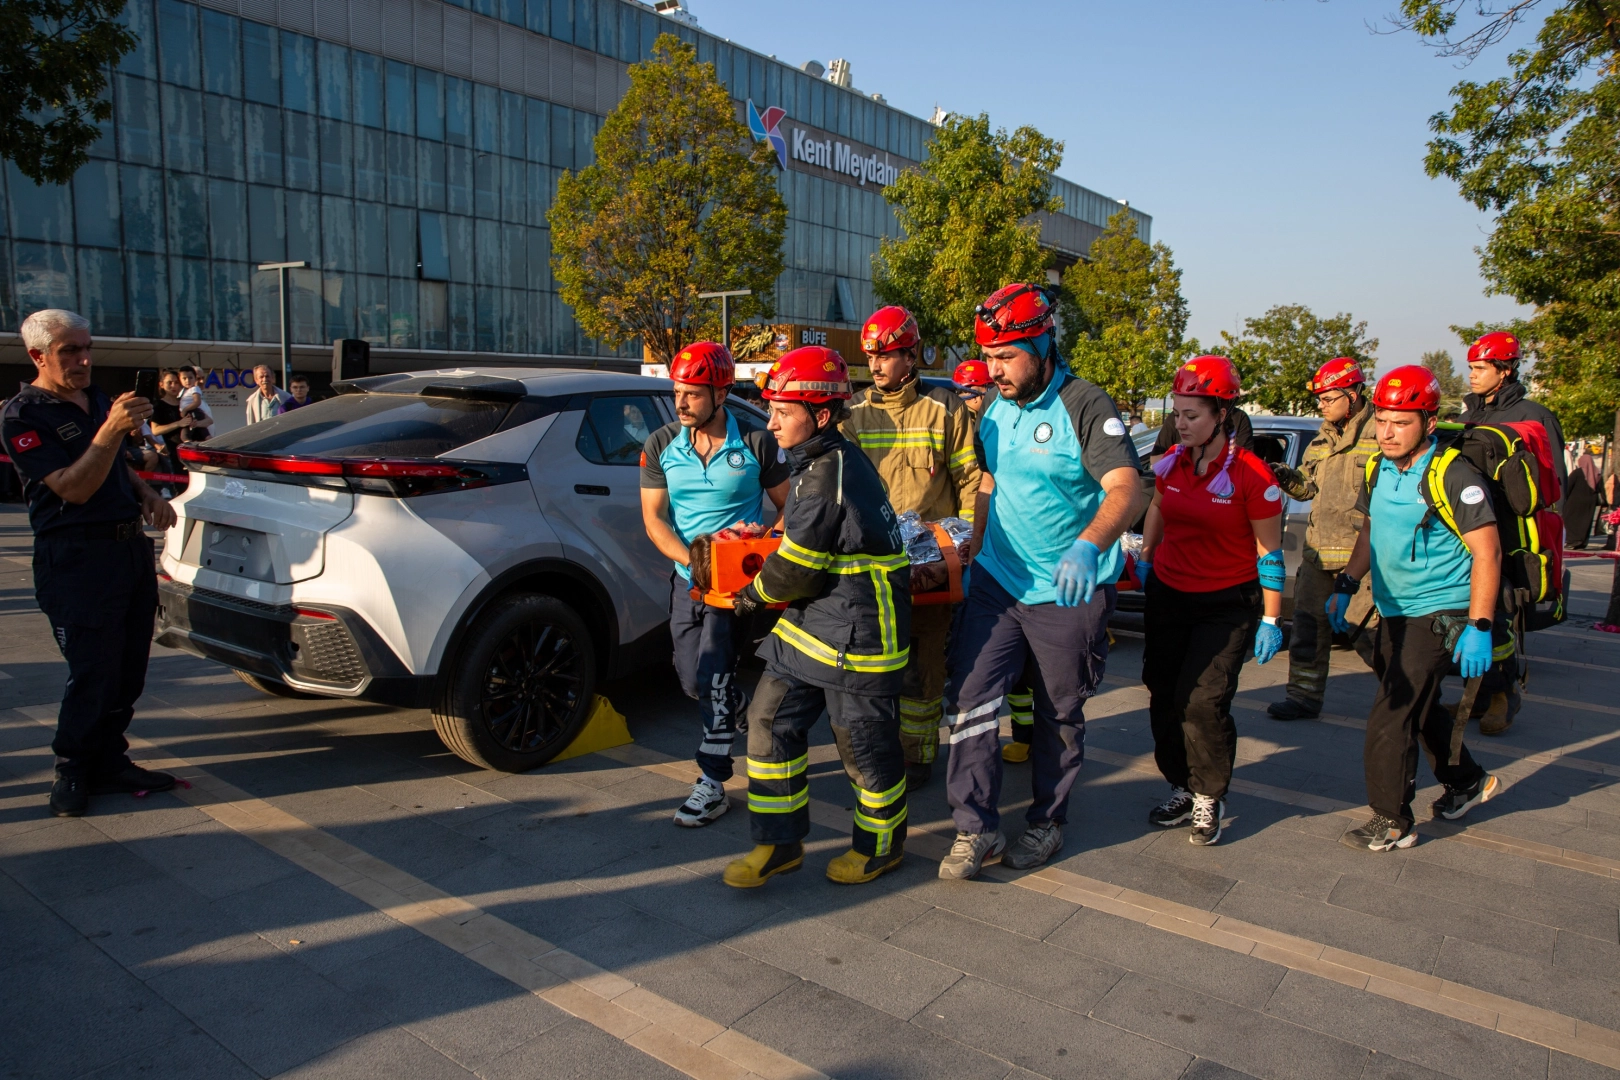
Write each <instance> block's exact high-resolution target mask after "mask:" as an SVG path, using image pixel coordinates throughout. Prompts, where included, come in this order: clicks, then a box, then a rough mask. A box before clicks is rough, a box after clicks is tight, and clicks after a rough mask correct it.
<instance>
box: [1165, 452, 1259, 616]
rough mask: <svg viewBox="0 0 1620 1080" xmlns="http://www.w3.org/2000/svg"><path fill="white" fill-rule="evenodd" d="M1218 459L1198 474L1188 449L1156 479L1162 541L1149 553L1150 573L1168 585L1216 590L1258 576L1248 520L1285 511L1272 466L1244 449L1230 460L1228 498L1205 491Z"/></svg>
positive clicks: (1230, 586) (1183, 590)
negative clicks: (1168, 469)
mask: <svg viewBox="0 0 1620 1080" xmlns="http://www.w3.org/2000/svg"><path fill="white" fill-rule="evenodd" d="M1225 453H1226V452H1225V451H1224V450H1223V451H1222V452H1221V457H1220V458H1217V459H1215V460H1214V461H1213V462H1211V463H1210V466H1209V471H1208V472H1207V473H1205V474H1204V475H1203V476H1199V475H1198V474H1197V473H1195V472H1194V471H1193V466H1192V461H1191V459H1190V458H1189V456H1188V455H1187V454H1186V453H1182V454H1179V455H1177V457H1176V463H1175V465H1173V466H1172V467H1171V469H1170V471H1169V472H1168V473H1167V474H1165V475H1164V476H1162V477H1160V478H1159V479H1158V481H1157V482H1156V485H1155V486H1156V487H1157V488H1158V490H1159V515H1160V516H1161V517H1162V518H1163V519H1164V539H1163V540H1162V541H1160V543H1159V547H1158V550H1156V551H1155V552H1154V553H1153V572H1154V573H1155V574H1156V575H1158V577H1159V579H1160V580H1161V581H1163V582H1164V583H1165V584H1166V585H1168V586H1170V587H1171V588H1172V589H1179V590H1180V591H1182V592H1199V593H1201V592H1216V591H1218V590H1220V589H1230V588H1232V587H1233V586H1234V585H1241V584H1243V583H1244V582H1245V581H1253V580H1254V579H1255V578H1257V577H1259V571H1257V570H1256V569H1255V559H1256V558H1257V556H1258V551H1257V550H1256V548H1255V543H1254V529H1253V528H1252V527H1250V525H1249V522H1250V521H1264V520H1266V519H1267V518H1274V517H1276V516H1277V515H1278V514H1281V513H1282V511H1283V493H1282V489H1281V488H1279V487H1278V486H1277V481H1276V478H1274V477H1273V476H1272V475H1271V470H1270V469H1268V468H1266V465H1265V463H1264V462H1263V461H1261V460H1260V459H1259V458H1258V457H1256V456H1255V455H1254V454H1252V453H1250V452H1249V451H1248V450H1239V451H1238V452H1237V454H1236V455H1234V456H1233V458H1232V466H1231V468H1230V469H1229V470H1227V475H1228V476H1230V477H1231V478H1232V486H1233V491H1232V495H1231V497H1230V498H1226V499H1217V498H1215V497H1214V496H1213V495H1211V494H1210V493H1209V482H1210V481H1211V480H1213V479H1214V478H1215V476H1216V475H1217V474H1218V473H1219V472H1220V471H1221V460H1222V459H1223V458H1224V457H1225Z"/></svg>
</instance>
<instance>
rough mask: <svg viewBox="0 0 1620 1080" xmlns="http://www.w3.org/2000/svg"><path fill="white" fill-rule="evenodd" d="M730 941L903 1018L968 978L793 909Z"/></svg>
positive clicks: (769, 961)
mask: <svg viewBox="0 0 1620 1080" xmlns="http://www.w3.org/2000/svg"><path fill="white" fill-rule="evenodd" d="M727 944H729V945H730V946H731V947H732V948H734V949H736V950H738V951H739V952H742V953H745V954H747V955H749V956H752V957H754V958H755V959H757V960H762V961H764V962H765V963H767V964H772V965H774V966H776V967H779V968H782V969H784V970H786V971H791V972H793V973H794V974H795V975H798V976H799V977H800V978H802V979H808V980H810V981H811V982H814V983H817V984H819V985H821V986H825V987H827V988H829V989H832V990H836V991H837V992H838V993H840V994H842V995H847V996H849V997H851V998H853V999H855V1000H856V1001H860V1002H864V1003H865V1004H867V1005H870V1006H872V1007H873V1008H875V1009H881V1010H882V1011H884V1012H886V1013H890V1014H891V1015H893V1016H897V1017H899V1018H901V1019H906V1018H908V1017H910V1016H912V1015H913V1014H914V1013H916V1011H917V1010H918V1009H920V1008H922V1007H923V1006H924V1005H926V1004H927V1003H928V1002H930V1001H932V1000H933V999H934V998H936V997H938V996H939V995H940V993H941V992H943V991H944V990H945V988H946V987H948V986H950V985H951V984H952V983H954V982H955V981H956V980H957V979H959V978H961V977H962V976H961V972H960V971H959V970H957V969H955V968H951V967H946V966H944V965H940V964H936V963H933V962H932V961H929V960H924V959H920V958H919V957H917V956H916V955H914V954H912V953H908V952H904V951H902V950H900V949H896V948H895V947H894V946H892V945H886V944H884V943H883V942H880V941H873V940H871V939H870V938H866V937H862V936H860V935H859V934H852V933H850V932H849V931H847V930H840V929H839V928H838V927H836V926H833V925H831V924H830V923H825V922H822V921H820V920H817V919H802V918H798V917H796V916H794V915H792V914H791V913H783V914H779V915H776V916H773V917H771V918H769V919H766V920H764V921H762V922H761V923H760V924H759V925H757V926H755V927H752V928H750V929H749V930H747V931H744V932H743V933H741V934H738V935H736V936H734V937H733V938H731V939H730V941H728V942H727Z"/></svg>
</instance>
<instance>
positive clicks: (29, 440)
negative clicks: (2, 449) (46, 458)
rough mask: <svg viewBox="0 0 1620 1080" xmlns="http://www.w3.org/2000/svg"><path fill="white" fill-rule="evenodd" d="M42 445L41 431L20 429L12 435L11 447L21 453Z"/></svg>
mask: <svg viewBox="0 0 1620 1080" xmlns="http://www.w3.org/2000/svg"><path fill="white" fill-rule="evenodd" d="M39 446H40V439H39V433H38V432H34V431H19V432H18V433H17V434H15V435H13V436H12V437H11V448H12V449H13V450H16V451H18V452H19V453H21V452H23V451H26V450H35V449H38V447H39Z"/></svg>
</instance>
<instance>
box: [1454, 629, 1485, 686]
mask: <svg viewBox="0 0 1620 1080" xmlns="http://www.w3.org/2000/svg"><path fill="white" fill-rule="evenodd" d="M1451 659H1452V660H1453V661H1455V662H1456V664H1457V667H1458V668H1459V669H1461V672H1462V677H1463V678H1465V679H1477V678H1479V677H1480V676H1481V675H1483V674H1485V673H1486V672H1487V671H1489V670H1490V669H1491V635H1490V631H1488V630H1481V629H1480V628H1479V627H1477V626H1470V627H1468V628H1467V629H1466V630H1464V631H1463V632H1462V637H1460V638H1458V639H1457V650H1456V651H1455V652H1453V653H1452V654H1451Z"/></svg>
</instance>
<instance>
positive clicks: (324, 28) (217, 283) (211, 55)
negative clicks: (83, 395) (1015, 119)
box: [0, 0, 1149, 369]
mask: <svg viewBox="0 0 1620 1080" xmlns="http://www.w3.org/2000/svg"><path fill="white" fill-rule="evenodd" d="M125 18H126V20H127V22H128V24H129V26H130V28H131V29H132V30H133V31H134V32H135V34H136V36H137V37H138V38H139V41H140V44H139V46H138V47H137V49H136V50H135V51H134V52H132V53H131V54H129V55H128V56H127V57H125V58H124V60H123V62H122V63H121V64H120V65H119V66H118V69H117V71H116V72H115V73H114V75H113V78H112V80H111V82H112V85H111V91H110V92H111V95H112V101H113V118H112V120H111V121H110V122H109V123H107V124H106V125H105V127H104V130H103V134H102V137H101V138H100V140H99V141H98V142H97V143H96V145H95V147H94V149H93V150H92V151H91V160H90V162H89V163H88V164H87V165H85V166H84V168H82V169H81V170H80V171H79V173H78V174H77V175H76V176H75V177H74V179H73V181H72V182H71V183H70V184H68V185H66V186H62V187H55V186H45V187H40V186H36V185H34V184H33V183H31V182H29V181H28V180H26V179H25V178H23V177H22V175H21V174H20V173H19V172H18V171H17V169H16V168H15V166H8V167H7V169H6V171H5V175H4V179H3V203H4V210H5V213H4V214H3V215H0V341H8V340H9V341H10V342H13V343H15V341H16V337H15V333H16V329H17V325H18V322H19V321H20V319H21V318H23V317H25V316H26V315H27V314H28V313H29V312H31V311H33V310H36V309H38V308H42V307H69V308H73V309H75V310H78V311H81V312H82V313H84V314H85V315H86V316H88V317H89V318H90V319H91V321H92V325H93V328H94V330H95V333H96V335H97V337H98V339H99V340H100V341H101V342H102V343H103V344H104V345H107V344H116V355H117V357H118V359H116V360H114V362H115V363H126V362H127V363H146V362H151V360H152V357H153V356H154V355H155V354H156V353H159V352H162V353H166V354H171V355H172V354H176V353H182V354H183V353H187V352H192V353H199V354H201V353H212V354H216V355H217V354H222V353H225V354H235V355H236V357H237V358H238V361H239V362H244V363H246V362H252V361H256V360H260V359H266V358H268V357H270V356H272V355H274V352H275V346H274V345H273V344H271V343H274V342H277V341H279V338H280V328H279V310H278V307H277V301H276V290H275V277H274V275H273V274H271V273H262V272H256V271H255V270H254V269H253V268H254V266H255V265H256V264H258V263H261V262H279V261H284V260H304V261H307V262H308V264H309V267H310V269H308V270H301V271H294V272H293V274H292V284H293V292H292V337H293V340H294V341H295V342H297V343H299V344H300V345H301V346H304V348H301V349H300V350H299V354H298V360H297V363H296V366H298V367H300V368H306V367H307V368H312V369H313V368H320V367H324V366H325V362H324V360H320V359H317V358H316V352H317V351H318V350H325V349H327V348H329V344H330V342H331V341H332V340H333V339H334V338H343V337H358V338H364V339H366V340H367V341H369V342H371V343H372V346H373V349H374V350H376V351H380V352H381V353H382V355H384V356H389V355H393V356H395V362H396V363H397V364H399V365H402V366H413V365H414V366H426V365H430V364H433V363H434V362H435V354H442V353H449V354H453V355H455V356H457V357H463V358H465V357H476V358H477V359H479V360H480V361H495V360H512V361H524V362H532V361H533V360H535V359H537V358H541V359H556V358H570V359H571V358H580V357H588V358H593V359H595V360H596V361H597V362H599V363H608V364H613V363H615V362H618V363H622V364H624V365H626V366H628V365H633V364H634V363H635V362H636V361H637V360H638V359H639V348H638V347H637V346H636V345H633V344H632V345H627V346H624V347H622V348H620V349H617V350H610V349H608V348H607V347H606V346H602V345H600V344H599V343H597V342H594V341H592V340H590V339H588V338H586V337H584V336H583V335H582V334H581V333H580V331H579V329H578V327H577V325H576V324H575V322H574V319H573V317H572V315H571V313H570V312H569V309H568V308H567V306H566V305H565V304H563V303H562V301H561V299H560V297H559V296H558V294H557V291H556V283H555V281H554V280H553V279H552V277H551V274H550V239H549V232H548V230H547V227H546V211H547V209H548V208H549V206H550V205H551V199H552V196H553V194H554V193H555V191H556V185H557V180H558V177H559V175H560V174H561V173H562V172H563V170H566V169H577V168H579V167H581V166H583V165H585V164H587V163H588V162H589V160H590V157H591V144H592V139H593V138H594V136H595V134H596V132H597V130H598V128H599V127H600V125H601V122H602V118H603V116H604V115H605V114H606V113H607V112H608V111H609V110H610V109H611V108H612V107H613V106H614V104H616V102H617V101H618V99H619V97H620V96H621V95H622V94H623V92H624V89H625V87H626V86H627V85H628V77H627V75H626V74H625V68H626V66H627V65H628V64H629V63H634V62H636V61H639V60H641V59H643V58H645V57H646V56H647V55H648V54H649V52H650V50H651V47H652V43H653V41H654V39H655V38H656V37H657V35H658V34H659V33H661V32H674V33H676V34H678V35H679V36H681V37H682V38H684V39H685V40H687V41H689V42H691V43H693V44H694V45H696V47H697V49H698V54H699V58H700V59H701V60H705V61H712V62H714V63H715V64H716V66H717V68H718V71H719V75H720V78H721V79H722V81H724V82H725V83H726V85H727V86H728V88H729V89H730V91H731V93H732V96H733V97H734V98H735V99H736V100H737V101H738V103H739V109H746V107H747V106H746V104H745V103H752V104H753V105H754V106H757V108H758V110H760V111H761V112H762V113H763V112H764V111H765V110H767V109H768V108H770V107H771V106H776V107H777V108H778V109H780V110H782V111H783V114H782V118H781V119H780V120H779V122H778V126H777V128H776V131H777V132H779V133H780V135H781V136H782V137H783V143H782V145H783V147H784V148H785V149H790V150H791V153H787V152H784V153H783V166H784V167H783V169H782V171H781V173H780V183H781V187H782V192H783V195H784V198H785V200H786V202H787V206H788V210H789V225H788V231H787V236H786V241H785V257H786V265H787V269H786V271H785V272H784V274H783V277H782V279H781V281H780V283H779V289H778V300H777V319H779V320H781V321H792V322H822V323H834V324H840V323H853V322H854V321H857V320H859V319H861V318H863V317H864V316H865V314H866V312H867V311H869V310H870V309H871V307H872V306H873V303H874V301H873V297H872V292H871V269H870V257H871V256H872V255H873V254H874V253H875V252H876V251H877V248H878V243H879V240H880V238H881V237H883V236H886V235H895V234H896V232H897V227H896V224H895V221H894V218H893V215H892V214H891V213H890V211H889V208H888V205H887V203H885V201H884V199H883V195H882V188H881V183H882V181H883V180H884V179H886V178H887V177H888V176H892V170H893V169H898V168H904V167H905V166H906V165H908V164H911V163H913V162H915V161H917V160H919V159H920V158H921V157H922V156H923V155H924V153H925V146H926V143H927V140H928V137H929V133H930V131H931V129H930V127H929V125H928V123H927V122H926V121H923V120H921V119H919V118H917V117H914V116H910V115H908V114H906V113H903V112H900V111H898V110H895V109H893V108H890V107H888V106H886V105H884V104H883V103H881V102H879V101H875V100H873V99H872V98H871V97H868V96H865V95H862V94H860V93H858V92H854V91H851V90H847V89H843V88H840V87H837V86H834V85H832V84H831V83H829V82H827V81H826V80H825V79H816V78H812V77H811V76H809V75H807V74H805V73H804V72H803V71H800V70H798V69H796V68H793V67H789V66H787V65H785V64H783V63H780V62H778V61H776V60H773V59H770V58H768V57H765V56H761V55H759V54H758V53H754V52H751V51H749V50H747V49H745V48H741V47H739V46H736V45H734V44H731V43H729V42H726V41H724V40H722V39H719V38H716V37H714V36H712V35H709V34H707V33H705V32H703V31H702V30H698V29H694V28H692V27H689V26H686V25H683V24H681V23H679V22H676V21H673V20H670V19H667V18H664V17H663V16H660V15H658V14H657V13H655V12H654V11H653V10H652V9H651V8H650V7H648V6H646V5H644V4H641V3H639V2H636V0H461V2H459V3H457V2H454V0H206V2H203V3H193V2H188V0H129V3H128V6H127V8H126V14H125ZM788 142H793V146H792V147H791V148H789V147H787V143H788ZM823 144H825V145H824V146H823ZM851 162H854V163H855V164H853V165H852V164H851ZM861 162H866V164H865V165H864V166H863V165H862V164H861ZM1056 184H1057V191H1058V193H1059V194H1060V195H1062V197H1063V198H1064V203H1065V211H1064V213H1062V214H1059V215H1053V216H1052V217H1051V219H1050V220H1049V223H1048V228H1047V234H1048V238H1049V241H1050V242H1052V243H1053V245H1054V247H1056V248H1057V249H1058V250H1057V254H1058V256H1059V258H1072V257H1074V256H1076V255H1079V254H1081V253H1083V251H1084V250H1085V246H1086V245H1088V244H1089V242H1090V238H1091V237H1093V236H1095V235H1096V233H1097V232H1098V231H1099V230H1100V228H1101V226H1102V224H1103V223H1104V222H1105V221H1106V218H1107V216H1108V214H1109V213H1110V212H1111V211H1113V210H1117V209H1118V204H1117V203H1115V202H1113V201H1112V200H1109V199H1105V198H1103V197H1102V196H1100V195H1097V194H1096V193H1094V192H1090V191H1086V190H1085V189H1083V188H1080V187H1079V186H1078V185H1075V184H1072V183H1070V182H1068V181H1066V180H1061V179H1060V180H1057V181H1056ZM1138 216H1139V218H1140V220H1141V225H1142V229H1143V233H1144V235H1146V230H1147V229H1148V227H1149V220H1148V219H1147V218H1146V216H1145V215H1138ZM104 353H105V350H104ZM172 358H173V360H174V361H176V362H178V361H180V360H182V359H183V357H182V356H180V355H173V356H172Z"/></svg>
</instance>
